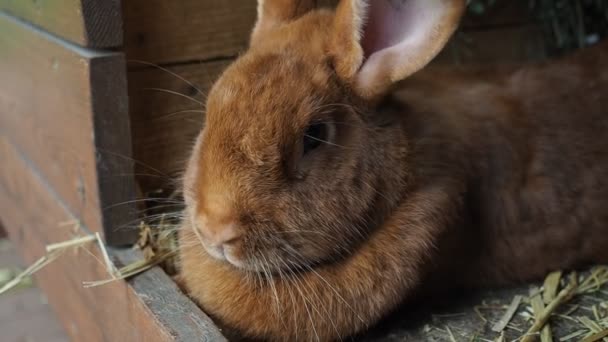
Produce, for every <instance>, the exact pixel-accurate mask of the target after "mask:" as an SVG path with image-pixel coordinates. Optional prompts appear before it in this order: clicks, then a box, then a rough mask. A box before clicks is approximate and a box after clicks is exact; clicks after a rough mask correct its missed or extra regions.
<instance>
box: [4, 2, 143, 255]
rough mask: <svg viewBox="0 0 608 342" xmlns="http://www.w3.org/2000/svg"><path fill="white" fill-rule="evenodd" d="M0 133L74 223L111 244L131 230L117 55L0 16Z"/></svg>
mask: <svg viewBox="0 0 608 342" xmlns="http://www.w3.org/2000/svg"><path fill="white" fill-rule="evenodd" d="M0 75H2V78H1V79H0V133H2V134H4V135H5V136H7V137H9V138H10V139H11V140H12V141H13V142H14V144H15V145H16V146H19V148H20V149H22V150H23V152H24V153H25V154H26V155H27V156H28V158H29V159H30V160H31V161H32V164H33V166H35V167H36V169H38V170H40V173H41V174H42V175H43V176H44V178H45V179H46V180H48V182H49V184H50V185H51V186H52V188H53V189H54V191H55V192H56V193H57V194H58V196H59V197H61V198H62V199H63V200H65V202H66V205H67V206H68V207H69V208H70V210H71V211H72V212H74V213H76V218H77V219H79V220H82V221H83V222H84V223H85V224H86V225H87V226H89V227H90V228H91V229H93V230H95V231H104V227H105V228H106V229H105V233H106V238H107V239H108V242H109V243H110V244H112V245H120V244H128V243H131V242H133V241H134V239H135V238H136V232H135V231H130V230H128V229H121V230H115V229H112V230H110V227H113V228H116V227H123V226H125V225H126V224H127V223H128V222H130V221H132V220H133V219H135V217H136V213H135V211H134V209H133V208H134V207H133V206H132V205H129V204H124V205H123V204H120V203H123V202H127V201H131V200H133V199H134V198H135V191H134V185H133V179H132V174H133V165H132V160H131V139H130V128H129V116H128V105H127V103H128V102H127V86H126V76H125V62H124V57H123V55H122V54H121V53H115V52H103V51H98V50H87V49H83V48H80V47H77V46H75V45H73V44H69V43H66V42H65V41H62V40H59V39H57V38H55V37H53V36H50V35H49V34H47V33H45V32H43V31H41V30H39V29H37V28H34V27H32V26H30V25H27V24H24V23H23V22H21V21H18V20H16V19H14V18H12V17H10V16H7V15H6V14H2V13H0Z"/></svg>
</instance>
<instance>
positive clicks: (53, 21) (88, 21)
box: [0, 0, 123, 48]
mask: <svg viewBox="0 0 608 342" xmlns="http://www.w3.org/2000/svg"><path fill="white" fill-rule="evenodd" d="M0 11H5V12H7V13H10V14H11V15H13V16H15V17H18V18H21V19H22V20H25V21H27V22H30V23H32V24H34V25H36V26H38V27H41V28H42V29H44V30H45V31H48V32H51V33H53V34H55V35H57V36H60V37H62V38H65V39H67V40H70V41H72V42H74V43H76V44H79V45H81V46H86V47H93V48H106V47H116V46H120V45H122V41H123V39H122V38H123V33H122V15H121V8H120V0H102V1H100V0H46V1H38V0H0Z"/></svg>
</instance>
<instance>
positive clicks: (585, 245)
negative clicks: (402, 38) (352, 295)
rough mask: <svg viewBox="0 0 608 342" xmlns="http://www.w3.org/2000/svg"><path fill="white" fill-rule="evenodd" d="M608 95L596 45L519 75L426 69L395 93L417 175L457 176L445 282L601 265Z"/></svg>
mask: <svg viewBox="0 0 608 342" xmlns="http://www.w3.org/2000/svg"><path fill="white" fill-rule="evenodd" d="M509 69H510V70H509ZM607 90H608V42H603V43H601V44H599V45H598V46H595V47H591V48H587V49H584V50H583V51H580V52H578V53H576V54H574V55H572V56H569V57H567V58H563V59H560V60H554V61H549V62H545V63H542V64H538V65H529V66H525V67H522V68H508V67H502V68H491V67H490V68H485V69H474V68H473V69H462V70H454V68H445V67H443V68H436V69H433V68H429V69H427V70H424V71H422V72H421V73H420V74H418V75H414V76H413V77H412V78H411V79H409V80H408V81H406V82H405V84H403V86H402V87H401V89H400V90H398V91H397V92H396V93H395V98H397V99H398V100H397V101H396V102H400V103H403V104H407V107H406V109H404V111H407V112H409V114H408V115H407V116H406V119H405V120H407V121H406V126H408V127H412V128H409V129H408V133H407V136H408V137H410V138H411V139H412V144H413V145H414V146H418V147H416V148H415V149H420V150H421V152H420V154H421V156H420V160H421V161H420V162H419V165H418V166H414V167H412V170H414V172H415V173H416V174H417V175H418V177H422V178H426V175H425V173H427V172H426V171H425V170H426V169H427V168H430V169H431V170H433V171H431V172H430V173H431V174H432V178H434V177H437V176H436V175H435V173H439V174H441V175H442V176H449V175H450V174H451V175H453V176H455V175H459V173H462V172H464V173H465V174H460V175H459V176H460V178H461V179H462V181H463V182H466V189H467V190H466V194H464V196H463V198H462V200H463V201H464V203H465V205H464V206H463V207H462V209H461V210H462V212H461V214H460V215H459V216H460V217H463V218H466V221H465V222H466V224H465V225H464V227H463V228H455V229H454V231H460V229H463V231H461V232H462V234H461V236H460V241H458V243H457V244H456V246H462V248H460V249H459V250H458V252H457V253H456V256H458V257H457V260H458V262H459V263H460V266H459V267H450V269H453V270H455V272H456V273H458V275H459V276H457V277H454V278H453V279H466V280H467V281H470V282H471V284H472V285H474V284H479V283H480V282H484V281H488V282H489V283H493V284H505V283H507V282H512V281H517V280H520V281H521V280H530V279H535V278H538V277H540V276H542V275H544V274H546V273H547V272H549V271H551V270H555V269H561V268H569V267H576V266H580V265H582V264H584V263H588V262H594V261H595V262H608V134H606V132H608V94H607ZM414 137H415V138H414ZM414 164H416V162H414ZM426 165H428V166H426ZM416 170H418V172H416ZM465 170H466V171H465ZM432 178H431V180H429V182H432V181H433V180H432ZM416 183H417V182H416ZM455 235H457V234H455ZM454 238H455V239H457V237H454ZM438 250H439V251H441V250H442V249H441V247H440V248H438ZM465 255H468V256H469V257H468V258H464V256H465ZM467 273H469V275H470V278H465V277H463V275H464V274H467Z"/></svg>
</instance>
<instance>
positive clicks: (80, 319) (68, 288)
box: [0, 135, 224, 341]
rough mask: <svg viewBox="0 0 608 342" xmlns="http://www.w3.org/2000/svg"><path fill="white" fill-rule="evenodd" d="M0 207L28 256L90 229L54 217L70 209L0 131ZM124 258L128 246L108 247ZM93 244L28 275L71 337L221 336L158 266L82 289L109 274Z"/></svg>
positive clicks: (130, 255) (63, 217) (130, 254)
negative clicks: (115, 248) (56, 313)
mask: <svg viewBox="0 0 608 342" xmlns="http://www.w3.org/2000/svg"><path fill="white" fill-rule="evenodd" d="M0 159H1V160H2V161H3V167H2V168H0V207H1V208H2V213H1V215H2V220H3V222H4V223H5V224H6V228H7V229H8V232H9V236H10V238H11V240H12V241H13V242H14V243H15V244H17V245H18V247H19V250H20V252H21V253H22V254H23V256H24V258H25V260H26V261H27V262H28V263H31V262H33V261H34V260H36V259H38V258H39V257H40V256H42V255H43V254H44V249H45V246H46V245H47V244H50V243H54V242H60V241H65V240H68V239H71V238H73V237H74V236H81V235H85V234H90V230H89V229H88V228H87V227H86V226H81V227H76V229H75V227H74V226H69V225H60V223H61V222H65V221H66V220H69V219H71V218H72V217H73V216H74V213H72V212H70V210H69V208H68V207H67V206H66V204H65V203H63V201H62V199H61V198H59V197H57V196H56V194H55V193H54V191H53V189H52V188H51V187H50V186H49V184H47V183H46V182H45V181H44V179H43V178H42V177H41V175H40V174H38V173H37V172H36V170H35V169H33V168H32V167H31V165H32V164H31V161H28V160H27V157H26V156H24V155H23V154H22V153H21V152H20V151H19V150H18V149H17V148H16V147H15V146H14V145H13V144H12V143H11V141H10V140H9V139H8V138H7V137H6V136H5V135H0ZM111 253H112V255H114V257H116V258H117V259H118V260H119V261H120V262H122V263H126V262H129V261H130V260H133V259H134V258H136V257H137V256H135V255H133V253H134V252H133V251H128V250H112V249H111ZM99 260H101V256H100V255H99V253H98V248H97V247H96V246H94V245H91V246H87V247H83V248H79V249H75V250H73V251H71V252H67V253H66V254H64V255H62V256H61V257H60V258H59V259H57V260H55V261H54V262H52V263H51V264H49V265H48V266H47V267H46V268H44V269H42V270H41V271H40V272H39V273H37V275H36V276H35V278H36V281H37V283H38V285H39V286H40V287H41V288H42V289H43V290H44V292H45V293H46V294H47V296H48V299H49V302H50V303H51V305H52V306H53V308H54V309H55V310H56V311H57V312H58V314H59V316H60V318H61V320H62V321H63V324H64V326H65V328H66V331H67V332H68V334H69V335H70V337H71V338H72V340H74V341H194V340H208V341H224V338H223V336H222V335H221V333H220V332H219V331H218V330H217V328H215V326H214V325H213V322H212V321H211V320H210V319H209V318H208V317H207V316H206V315H205V314H203V313H202V312H201V311H200V310H199V309H198V308H197V307H196V306H195V305H194V304H193V303H192V302H190V301H189V300H188V299H187V298H186V297H185V296H184V295H183V294H181V293H180V292H179V290H178V289H177V287H176V285H175V284H174V283H173V282H172V281H171V279H170V278H169V277H167V276H166V275H165V274H164V273H163V272H162V271H161V270H160V269H158V268H156V269H153V270H152V271H149V272H147V273H144V274H143V275H141V276H139V277H135V278H134V279H133V280H132V281H131V284H129V283H127V282H125V281H115V282H112V283H110V284H107V285H104V286H99V287H95V288H89V289H86V288H84V287H83V286H82V281H86V280H101V279H106V278H108V277H109V275H108V273H107V271H106V268H105V266H104V265H103V263H101V262H100V261H99Z"/></svg>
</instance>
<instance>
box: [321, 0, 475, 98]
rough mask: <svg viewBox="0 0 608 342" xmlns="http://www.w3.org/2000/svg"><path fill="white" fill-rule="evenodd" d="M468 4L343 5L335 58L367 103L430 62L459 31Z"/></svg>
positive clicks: (372, 1) (389, 1)
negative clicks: (367, 100) (455, 32)
mask: <svg viewBox="0 0 608 342" xmlns="http://www.w3.org/2000/svg"><path fill="white" fill-rule="evenodd" d="M465 7H466V0H367V1H365V0H341V1H340V3H339V4H338V7H337V9H336V16H335V19H334V23H333V24H334V27H333V32H332V34H333V37H332V45H331V51H330V53H331V55H332V57H333V59H334V65H335V67H336V71H337V73H338V75H339V76H340V77H342V78H343V79H345V80H347V81H348V82H350V83H352V84H353V86H354V88H355V90H356V91H357V93H358V94H359V95H360V96H362V97H364V98H367V99H374V98H376V97H378V96H381V95H383V94H385V93H386V92H387V91H388V90H389V88H390V86H391V85H392V84H394V83H395V82H398V81H400V80H402V79H404V78H406V77H408V76H409V75H411V74H413V73H414V72H416V71H418V70H420V69H422V68H423V67H424V66H425V65H426V64H427V63H429V62H430V61H431V60H432V59H433V58H434V57H435V56H436V55H437V54H438V53H439V51H441V49H442V48H443V47H444V45H445V44H446V43H447V41H448V39H449V38H450V37H451V36H452V34H453V33H454V31H455V30H456V28H457V27H458V24H459V21H460V18H461V16H462V14H463V12H464V9H465Z"/></svg>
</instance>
